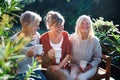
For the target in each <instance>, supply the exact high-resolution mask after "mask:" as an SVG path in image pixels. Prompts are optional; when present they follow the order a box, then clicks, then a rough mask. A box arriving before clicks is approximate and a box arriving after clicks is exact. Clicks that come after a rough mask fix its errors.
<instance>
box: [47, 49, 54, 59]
mask: <svg viewBox="0 0 120 80" xmlns="http://www.w3.org/2000/svg"><path fill="white" fill-rule="evenodd" d="M48 57H49V58H50V59H53V58H54V57H55V51H54V49H50V50H49V51H48Z"/></svg>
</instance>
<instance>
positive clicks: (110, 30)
mask: <svg viewBox="0 0 120 80" xmlns="http://www.w3.org/2000/svg"><path fill="white" fill-rule="evenodd" d="M93 22H94V23H93V26H94V30H95V35H96V36H97V37H98V38H99V39H100V44H101V46H102V52H103V54H107V55H110V56H111V57H112V59H113V60H115V61H116V62H118V63H119V64H120V31H119V30H118V28H117V27H118V26H119V25H115V24H114V23H113V21H105V20H104V18H102V17H99V18H98V19H93ZM119 64H117V66H119V67H120V65H119Z"/></svg>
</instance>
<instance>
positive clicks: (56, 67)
mask: <svg viewBox="0 0 120 80" xmlns="http://www.w3.org/2000/svg"><path fill="white" fill-rule="evenodd" d="M49 69H50V70H51V71H52V72H55V71H58V70H60V67H59V66H58V65H53V66H50V67H49Z"/></svg>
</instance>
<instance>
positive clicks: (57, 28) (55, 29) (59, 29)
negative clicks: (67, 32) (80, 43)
mask: <svg viewBox="0 0 120 80" xmlns="http://www.w3.org/2000/svg"><path fill="white" fill-rule="evenodd" d="M63 29H64V26H63V25H58V26H52V27H51V30H52V31H53V32H54V33H56V34H61V33H62V30H63Z"/></svg>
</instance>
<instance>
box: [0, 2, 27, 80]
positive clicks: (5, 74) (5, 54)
mask: <svg viewBox="0 0 120 80" xmlns="http://www.w3.org/2000/svg"><path fill="white" fill-rule="evenodd" d="M19 2H20V0H0V80H6V79H8V78H9V77H12V75H13V74H14V76H15V72H14V70H13V69H14V68H15V67H16V66H17V65H16V63H14V62H15V61H16V59H18V58H22V57H24V56H23V55H17V54H15V53H18V52H19V51H20V50H21V48H22V47H23V46H24V45H25V44H26V41H24V40H23V39H21V40H19V41H18V42H17V43H14V42H13V41H11V40H10V38H9V33H10V28H12V26H13V23H14V21H16V20H15V17H19V16H18V15H17V14H15V11H21V8H20V7H21V6H20V4H19Z"/></svg>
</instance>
